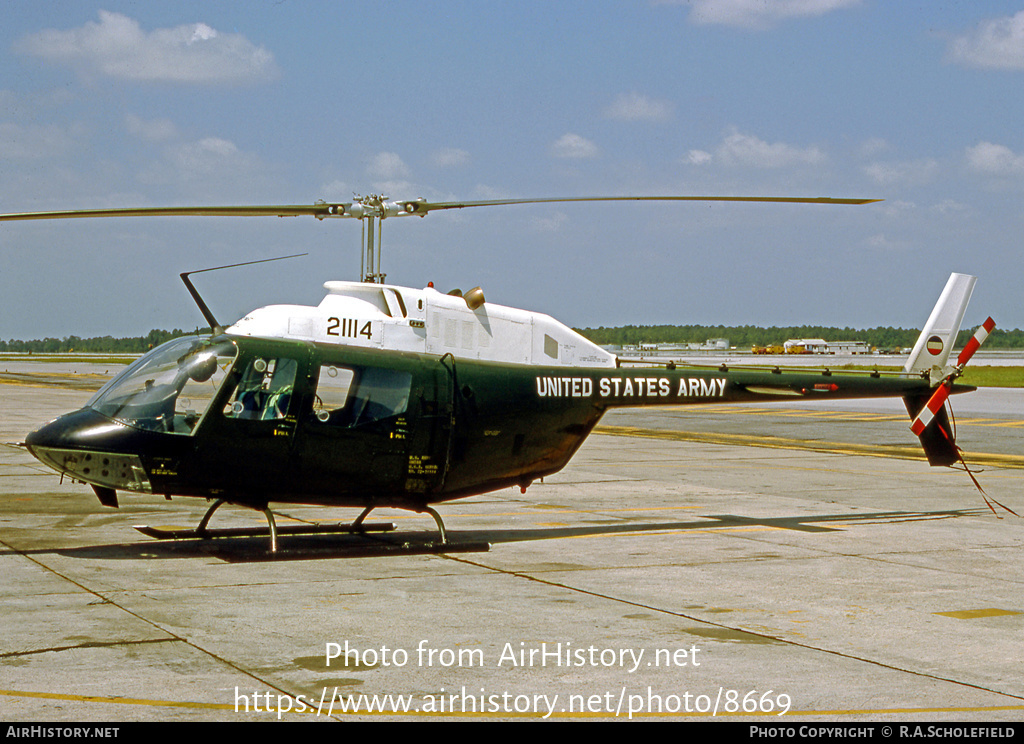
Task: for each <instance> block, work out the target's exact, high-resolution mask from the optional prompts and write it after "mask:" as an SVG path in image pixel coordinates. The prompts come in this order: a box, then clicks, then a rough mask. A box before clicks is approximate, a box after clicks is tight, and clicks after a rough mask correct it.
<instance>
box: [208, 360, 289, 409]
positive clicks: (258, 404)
mask: <svg viewBox="0 0 1024 744" xmlns="http://www.w3.org/2000/svg"><path fill="white" fill-rule="evenodd" d="M298 368H299V363H298V361H297V360H295V359H290V358H288V357H282V358H278V359H265V358H263V357H257V358H255V359H253V360H252V361H250V362H249V364H248V366H246V368H245V371H244V372H243V373H242V378H241V380H240V381H239V383H238V387H236V388H235V392H234V395H233V396H232V397H231V400H230V401H229V402H228V403H227V404H226V405H225V406H224V415H225V416H226V417H227V418H232V419H246V420H250V421H275V420H278V419H283V418H284V417H285V416H286V415H287V414H288V407H289V405H291V399H292V393H294V391H295V377H296V374H297V372H298Z"/></svg>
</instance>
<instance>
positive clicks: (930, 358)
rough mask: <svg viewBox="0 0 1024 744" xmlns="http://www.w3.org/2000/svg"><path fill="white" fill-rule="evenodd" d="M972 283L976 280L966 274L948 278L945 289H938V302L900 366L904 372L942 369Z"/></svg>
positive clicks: (958, 328) (965, 305) (972, 289)
mask: <svg viewBox="0 0 1024 744" xmlns="http://www.w3.org/2000/svg"><path fill="white" fill-rule="evenodd" d="M976 281H977V277H974V276H969V275H967V274H951V275H950V277H949V281H948V282H946V288H945V289H943V290H942V294H941V295H940V296H939V301H938V302H937V303H936V304H935V308H934V309H933V310H932V314H931V315H930V316H929V317H928V322H927V323H925V326H924V330H922V331H921V335H920V336H918V339H917V343H916V344H914V350H913V351H912V352H911V353H910V358H909V359H907V363H906V366H904V367H903V371H904V372H910V373H914V372H927V371H929V370H931V369H932V368H935V367H938V368H939V369H942V368H943V367H945V366H946V362H947V360H948V359H949V352H950V351H952V349H953V344H954V343H956V334H957V333H958V332H959V331H960V322H961V321H962V320H963V318H964V312H965V311H966V310H967V303H968V302H969V301H970V299H971V293H972V292H973V291H974V283H975V282H976Z"/></svg>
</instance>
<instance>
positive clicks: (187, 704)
mask: <svg viewBox="0 0 1024 744" xmlns="http://www.w3.org/2000/svg"><path fill="white" fill-rule="evenodd" d="M0 546H2V547H4V548H7V549H8V550H10V551H11V553H13V554H16V555H19V556H21V557H22V558H24V559H25V560H28V561H30V562H31V563H34V564H36V565H37V566H39V567H40V568H42V569H43V570H44V571H47V572H49V573H51V574H53V575H54V576H56V577H58V578H60V579H63V580H64V581H66V582H68V583H69V584H71V585H72V586H75V587H78V588H79V589H80V590H82V591H83V592H86V593H87V594H91V595H92V596H94V597H96V598H98V599H100V600H102V601H103V602H104V603H106V604H109V605H112V606H114V607H116V608H117V609H119V610H120V611H121V612H124V613H125V614H127V615H131V616H132V617H134V618H135V619H137V620H139V621H141V622H143V623H145V624H146V625H149V626H151V627H152V628H155V629H156V630H158V631H160V632H161V633H166V634H167V635H168V636H169V638H168V640H169V641H170V640H175V641H179V642H181V643H183V644H185V645H186V646H188V647H189V648H192V649H194V650H195V651H197V652H199V653H200V654H203V655H204V656H207V657H209V658H211V659H213V660H214V661H216V662H218V663H220V664H223V665H224V666H226V667H228V668H230V669H234V670H236V671H237V672H239V673H241V674H243V675H245V676H246V677H249V678H250V679H253V680H255V681H256V682H258V683H259V684H261V685H265V686H266V688H267V689H268V690H274V691H275V692H279V693H281V694H282V695H287V696H288V697H291V698H295V697H296V696H295V695H294V694H292V693H291V692H288V691H287V690H283V689H281V688H280V687H279V686H278V685H277V684H275V683H274V682H272V681H270V680H267V679H263V678H261V677H258V676H256V674H254V673H253V672H252V671H250V670H248V669H243V668H242V667H240V666H238V665H237V664H234V663H232V662H231V661H229V660H227V659H224V658H222V657H220V656H218V655H217V654H215V653H213V652H212V651H209V650H207V649H205V648H203V647H202V646H199V645H197V644H195V643H194V642H192V641H190V640H188V639H187V638H184V637H182V636H180V635H178V634H177V633H174V632H172V631H170V630H168V629H167V628H164V627H162V626H160V625H159V624H158V623H155V622H154V621H152V620H150V619H149V618H147V617H143V616H142V615H140V614H139V613H137V612H134V611H132V610H130V609H128V608H127V607H125V606H123V605H122V604H120V603H118V602H116V601H114V600H113V599H111V598H110V597H107V596H105V595H104V594H103V593H101V592H99V591H97V590H95V589H91V588H89V587H87V586H85V585H84V584H82V583H81V582H79V581H76V580H75V579H73V578H71V577H70V576H65V575H64V574H62V573H61V572H60V571H57V570H56V569H54V568H52V567H51V566H48V565H46V564H45V563H43V562H42V561H40V560H38V559H36V558H33V557H32V556H30V555H28V554H27V553H25V552H23V551H21V550H18V549H17V548H15V547H14V546H13V545H10V544H9V543H7V542H5V541H3V540H0ZM116 645H124V644H123V643H121V644H116ZM3 694H10V691H3ZM52 694H54V695H56V694H57V693H52ZM75 699H83V700H91V699H94V698H92V697H91V696H82V697H81V698H75ZM121 700H122V698H110V699H109V700H108V699H99V701H100V702H119V701H121ZM140 703H141V704H145V703H146V701H140ZM149 704H157V703H154V702H152V701H149ZM166 704H167V705H171V706H184V707H209V706H215V707H220V706H222V705H224V704H222V703H196V702H187V701H184V702H183V701H169V702H168V703H166ZM228 707H229V708H231V709H233V708H234V706H233V705H232V706H228Z"/></svg>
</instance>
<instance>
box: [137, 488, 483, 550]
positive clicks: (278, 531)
mask: <svg viewBox="0 0 1024 744" xmlns="http://www.w3.org/2000/svg"><path fill="white" fill-rule="evenodd" d="M226 503H228V502H226V501H224V499H217V500H216V501H215V502H214V503H213V505H212V506H211V507H210V508H209V509H207V510H206V514H204V515H203V518H202V519H201V520H200V522H199V526H198V527H196V528H195V529H194V530H190V529H176V528H168V527H149V526H146V525H137V526H136V527H135V529H136V530H138V531H139V532H141V533H142V534H143V535H147V536H149V537H154V538H156V539H157V540H187V539H193V538H200V539H204V540H206V539H212V538H221V537H261V536H263V535H267V536H269V537H270V551H269V555H270V557H277V556H278V555H279V553H278V539H277V538H278V536H279V535H330V534H345V533H348V534H366V533H387V532H393V531H394V530H395V529H396V528H397V525H395V523H394V522H367V521H366V517H367V516H368V515H369V514H370V512H371V511H373V510H374V509H375V508H376V507H374V506H368V507H366V508H365V509H363V511H362V512H361V513H360V514H359V516H358V517H356V519H355V520H354V521H353V522H352V523H351V524H344V523H341V522H336V523H334V524H319V523H317V524H303V525H288V526H286V527H278V526H277V522H276V521H275V520H274V513H273V512H272V511H271V510H270V508H269V507H267V508H264V509H262V510H258V511H262V512H263V515H264V516H265V517H266V518H267V527H265V528H264V527H233V528H227V529H217V530H211V529H209V528H208V525H209V523H210V519H211V517H213V513H214V512H215V511H217V509H219V508H220V507H221V506H223V505H224V504H226ZM415 511H417V512H420V513H423V512H426V513H427V514H429V515H430V516H431V517H433V518H434V523H435V524H436V525H437V531H438V538H439V539H438V540H436V541H429V542H425V543H415V544H413V543H409V542H404V543H395V542H391V541H381V542H376V543H374V544H372V545H366V546H360V547H359V548H356V549H353V550H350V551H346V553H345V554H346V555H352V554H357V555H360V556H363V555H389V554H424V553H428V554H429V553H465V552H486V551H488V550H490V548H491V546H490V543H486V542H460V543H450V542H448V534H447V531H446V530H445V527H444V521H443V520H442V519H441V515H440V514H438V513H437V512H436V511H435V510H434V509H431V508H430V507H429V506H424V507H422V508H420V509H416V510H415ZM281 557H285V556H281ZM288 557H291V556H288Z"/></svg>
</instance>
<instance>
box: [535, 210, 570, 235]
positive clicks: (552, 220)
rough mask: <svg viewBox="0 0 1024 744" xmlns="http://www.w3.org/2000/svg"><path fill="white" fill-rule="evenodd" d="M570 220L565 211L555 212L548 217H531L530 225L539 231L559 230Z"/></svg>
mask: <svg viewBox="0 0 1024 744" xmlns="http://www.w3.org/2000/svg"><path fill="white" fill-rule="evenodd" d="M568 221H569V217H568V215H566V214H565V212H555V213H554V214H552V215H550V216H548V217H532V218H530V227H531V228H533V229H534V230H536V231H537V232H558V231H559V230H560V229H561V228H562V225H564V224H566V223H567V222H568Z"/></svg>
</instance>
